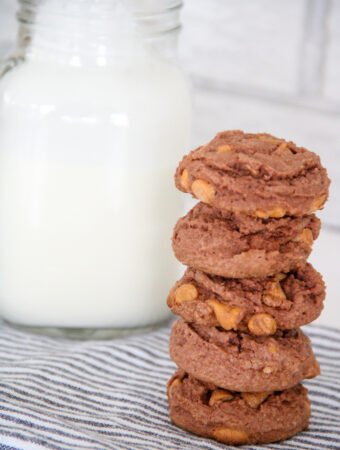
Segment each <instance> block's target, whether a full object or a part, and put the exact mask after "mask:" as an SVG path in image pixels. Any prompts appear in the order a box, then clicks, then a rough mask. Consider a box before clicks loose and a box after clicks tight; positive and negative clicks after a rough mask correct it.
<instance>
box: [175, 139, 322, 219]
mask: <svg viewBox="0 0 340 450" xmlns="http://www.w3.org/2000/svg"><path fill="white" fill-rule="evenodd" d="M175 182H176V186H177V187H178V189H180V190H181V191H183V192H189V193H191V194H192V195H193V196H194V197H196V198H198V199H199V200H201V201H202V202H205V203H209V204H210V205H212V206H214V207H216V208H217V209H220V210H223V211H234V212H236V213H239V212H242V213H246V214H249V215H253V216H256V217H261V218H268V217H274V218H279V217H282V216H286V215H287V216H302V215H304V214H310V213H313V212H315V211H317V210H318V209H322V208H323V205H324V203H325V202H326V200H327V198H328V188H329V183H330V181H329V179H328V176H327V171H326V169H324V168H323V167H322V166H321V163H320V158H319V156H317V155H316V154H315V153H313V152H310V151H308V150H307V149H305V148H303V147H297V146H296V145H295V144H294V143H293V142H287V141H285V140H284V139H278V138H276V137H274V136H271V135H270V134H266V133H262V134H250V133H243V132H242V131H224V132H222V133H218V134H217V136H216V137H215V138H214V139H213V140H212V141H211V142H209V143H208V144H206V145H204V146H202V147H199V148H198V149H196V150H194V151H192V152H191V153H189V155H187V156H185V157H184V158H183V160H182V161H181V163H180V164H179V166H178V168H177V171H176V175H175Z"/></svg>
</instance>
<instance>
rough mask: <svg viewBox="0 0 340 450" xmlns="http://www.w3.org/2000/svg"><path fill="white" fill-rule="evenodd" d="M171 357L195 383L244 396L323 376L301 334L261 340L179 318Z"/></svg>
mask: <svg viewBox="0 0 340 450" xmlns="http://www.w3.org/2000/svg"><path fill="white" fill-rule="evenodd" d="M170 356H171V359H173V360H174V361H175V363H176V364H177V365H178V366H179V367H180V368H181V369H183V370H185V371H186V372H188V373H190V374H191V375H192V376H194V377H195V378H198V379H199V380H201V381H204V382H207V383H213V384H214V385H216V386H220V387H222V388H224V389H231V390H233V391H241V392H263V391H276V390H284V389H288V388H290V387H292V386H294V385H296V384H298V383H300V381H302V380H303V379H304V378H313V377H315V376H317V375H318V374H319V373H320V369H319V365H318V363H317V361H316V359H315V356H314V354H313V351H312V348H311V344H310V341H309V339H308V337H307V336H306V335H305V334H304V333H303V332H302V331H301V330H300V329H297V330H289V331H277V332H276V333H275V335H273V336H266V337H260V336H253V335H251V334H248V333H243V332H240V331H237V332H236V331H222V330H221V329H219V328H214V327H203V326H200V325H194V324H191V325H190V324H188V323H186V322H184V321H183V320H182V319H178V320H177V321H176V322H175V323H174V325H173V327H172V331H171V336H170Z"/></svg>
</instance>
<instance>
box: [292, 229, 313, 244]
mask: <svg viewBox="0 0 340 450" xmlns="http://www.w3.org/2000/svg"><path fill="white" fill-rule="evenodd" d="M293 241H294V242H305V243H306V244H308V245H312V244H313V242H314V238H313V233H312V231H311V230H310V229H309V228H304V229H303V230H302V231H301V233H300V234H299V235H298V236H297V237H296V238H295V239H293Z"/></svg>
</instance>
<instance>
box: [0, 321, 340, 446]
mask: <svg viewBox="0 0 340 450" xmlns="http://www.w3.org/2000/svg"><path fill="white" fill-rule="evenodd" d="M305 328H306V331H307V333H308V334H309V336H310V337H311V338H312V341H313V345H314V350H315V353H316V355H317V357H318V360H319V361H320V363H321V368H322V375H321V376H319V377H318V378H317V379H316V380H311V381H308V382H306V383H305V384H306V386H308V388H309V392H310V397H311V400H312V404H313V413H312V418H311V425H310V429H309V431H307V432H303V433H300V434H299V435H298V436H296V437H294V438H292V439H290V440H288V441H286V442H283V443H279V444H272V445H268V446H266V448H269V449H275V448H280V449H303V448H307V449H313V450H315V449H322V448H327V449H340V361H339V355H340V331H336V330H331V329H327V328H321V327H315V326H308V327H305ZM169 330H170V327H169V326H168V327H166V328H162V329H160V330H158V331H155V332H152V333H148V334H146V335H139V336H135V337H129V338H125V339H118V340H112V341H84V342H80V341H67V340H54V339H51V338H47V337H39V336H34V335H30V334H27V333H25V332H21V331H17V330H13V329H11V328H9V327H8V326H6V325H2V324H0V449H9V448H10V449H38V448H40V449H41V448H50V449H67V450H70V449H79V448H81V449H134V450H135V449H146V450H149V449H150V450H151V449H223V448H226V447H225V446H224V445H222V444H219V443H216V442H214V441H211V440H209V439H202V438H199V437H196V436H193V435H191V434H189V433H186V432H184V431H182V430H180V429H178V428H177V427H175V426H174V425H172V424H171V422H170V420H169V417H168V409H167V400H166V395H165V385H166V382H167V380H168V379H169V378H170V376H171V375H172V373H173V372H174V370H175V365H174V363H173V362H172V361H171V360H170V359H169V357H168V339H169ZM244 448H246V449H250V448H252V449H254V448H260V447H258V446H246V447H244Z"/></svg>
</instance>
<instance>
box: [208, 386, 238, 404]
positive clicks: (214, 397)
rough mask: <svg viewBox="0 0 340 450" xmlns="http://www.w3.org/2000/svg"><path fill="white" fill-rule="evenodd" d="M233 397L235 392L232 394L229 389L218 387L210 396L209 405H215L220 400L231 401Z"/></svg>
mask: <svg viewBox="0 0 340 450" xmlns="http://www.w3.org/2000/svg"><path fill="white" fill-rule="evenodd" d="M233 398H234V396H233V394H231V393H230V392H229V391H225V390H224V389H216V390H215V391H213V392H212V394H211V396H210V399H209V406H214V405H216V403H220V402H229V401H230V400H232V399H233Z"/></svg>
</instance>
